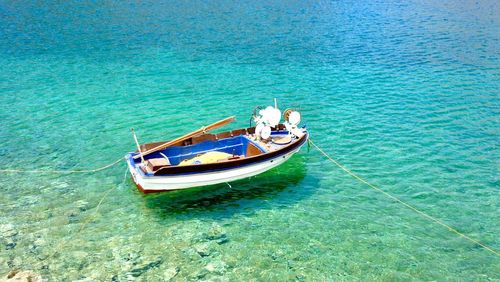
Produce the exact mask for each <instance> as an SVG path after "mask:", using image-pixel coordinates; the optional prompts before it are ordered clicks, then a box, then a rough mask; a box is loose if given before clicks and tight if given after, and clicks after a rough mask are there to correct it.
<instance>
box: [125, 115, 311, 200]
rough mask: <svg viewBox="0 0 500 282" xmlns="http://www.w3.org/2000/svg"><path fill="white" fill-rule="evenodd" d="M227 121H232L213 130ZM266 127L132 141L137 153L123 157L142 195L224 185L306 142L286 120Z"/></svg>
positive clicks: (274, 163)
mask: <svg viewBox="0 0 500 282" xmlns="http://www.w3.org/2000/svg"><path fill="white" fill-rule="evenodd" d="M261 112H262V111H261ZM289 113H290V110H288V114H289ZM285 114H286V112H285ZM292 115H293V114H292ZM255 118H256V117H255V116H254V119H255ZM257 119H258V118H257ZM227 120H230V121H232V120H234V117H231V118H228V119H226V121H224V120H223V121H221V122H219V123H221V124H217V123H216V124H214V125H215V126H213V125H212V127H218V126H220V125H222V124H226V123H227ZM275 120H276V119H275ZM278 120H279V119H278ZM275 123H276V122H275ZM297 123H298V122H297ZM271 125H274V126H273V127H271V126H269V122H262V119H261V120H260V121H259V120H258V122H257V126H255V127H248V128H243V129H236V130H230V131H226V132H222V133H217V134H210V133H207V132H206V131H207V130H208V129H212V128H208V127H205V128H202V129H200V130H199V131H197V132H193V133H191V134H188V135H185V136H183V137H180V138H177V139H175V140H172V141H169V142H156V143H148V144H143V145H139V143H138V142H137V139H136V143H137V145H138V150H137V151H135V152H131V153H129V154H127V155H126V156H125V158H126V160H127V163H128V167H129V170H130V173H131V175H132V178H133V180H134V182H135V184H136V185H137V188H138V189H139V190H140V191H142V192H144V193H151V192H162V191H172V190H179V189H187V188H192V187H198V186H206V185H213V184H218V183H227V182H231V181H235V180H238V179H242V178H247V177H251V176H254V175H257V174H260V173H263V172H265V171H267V170H270V169H272V168H274V167H276V166H279V165H280V164H282V163H284V162H285V161H287V160H288V159H289V158H290V157H291V156H292V155H293V154H295V153H296V152H298V151H299V150H300V148H301V147H302V146H303V145H304V144H305V142H306V141H307V139H308V136H309V135H308V132H307V130H306V128H305V127H302V128H298V127H297V124H295V126H293V125H291V124H290V123H289V122H288V121H287V122H286V123H284V124H272V123H271ZM134 137H135V135H134Z"/></svg>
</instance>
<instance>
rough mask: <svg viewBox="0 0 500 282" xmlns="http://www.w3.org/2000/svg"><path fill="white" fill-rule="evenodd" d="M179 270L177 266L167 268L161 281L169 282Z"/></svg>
mask: <svg viewBox="0 0 500 282" xmlns="http://www.w3.org/2000/svg"><path fill="white" fill-rule="evenodd" d="M180 270H181V269H180V267H178V266H175V267H169V268H168V269H167V270H165V272H164V273H163V281H171V280H172V279H173V278H174V277H175V276H176V275H177V274H178V273H179V271H180Z"/></svg>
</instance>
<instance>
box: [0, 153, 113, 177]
mask: <svg viewBox="0 0 500 282" xmlns="http://www.w3.org/2000/svg"><path fill="white" fill-rule="evenodd" d="M122 160H123V157H120V158H119V159H117V160H116V161H114V162H112V163H110V164H107V165H105V166H101V167H98V168H95V169H73V170H22V169H0V172H3V173H13V172H24V173H52V174H71V173H92V172H98V171H101V170H105V169H108V168H110V167H112V166H114V165H116V164H117V163H119V162H120V161H122Z"/></svg>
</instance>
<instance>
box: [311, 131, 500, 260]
mask: <svg viewBox="0 0 500 282" xmlns="http://www.w3.org/2000/svg"><path fill="white" fill-rule="evenodd" d="M308 141H309V143H310V144H311V145H313V146H314V147H315V148H316V149H318V151H320V152H321V154H323V155H324V156H325V157H326V158H328V159H329V160H330V161H331V162H332V163H334V164H335V165H336V166H338V167H339V168H341V169H342V170H343V171H345V172H347V173H348V174H349V175H350V176H352V177H354V178H355V179H357V180H358V181H360V182H361V183H364V184H366V185H367V186H368V187H370V188H372V189H373V190H375V191H377V192H380V193H382V194H384V195H385V196H387V197H389V198H391V199H392V200H394V201H396V202H398V203H400V204H402V205H404V206H405V207H407V208H409V209H410V210H412V211H414V212H416V213H418V214H419V215H421V216H422V217H424V218H426V219H428V220H430V221H432V222H434V223H437V224H439V225H441V226H443V227H445V228H447V229H448V230H449V231H450V232H453V233H455V234H457V235H459V236H460V237H463V238H465V239H467V240H469V241H470V242H472V243H474V244H476V245H478V246H480V247H482V248H484V249H485V250H487V251H489V252H491V253H493V254H495V255H497V256H499V255H500V254H499V253H498V252H497V251H495V250H494V249H493V248H491V247H489V246H487V245H485V244H483V243H481V242H479V241H478V240H475V239H473V238H471V237H469V236H467V235H465V234H464V233H462V232H460V231H458V230H457V229H455V228H453V227H451V226H450V225H448V224H446V223H444V222H442V221H441V220H439V219H437V218H435V217H433V216H431V215H429V214H427V213H425V212H423V211H421V210H419V209H417V208H416V207H414V206H412V205H410V204H408V203H406V202H404V201H403V200H401V199H399V198H398V197H396V196H394V195H391V194H389V193H388V192H386V191H384V190H382V189H380V188H378V187H377V186H375V185H373V184H371V183H370V182H368V181H366V180H365V179H363V178H361V177H360V176H358V175H357V174H355V173H354V172H352V171H351V170H349V169H348V168H346V167H345V166H343V165H342V164H341V163H339V162H337V161H336V160H334V159H333V158H332V157H330V156H329V155H328V154H327V153H325V151H323V150H322V149H321V148H320V147H318V145H316V144H315V143H314V142H313V141H312V140H310V139H309V140H308Z"/></svg>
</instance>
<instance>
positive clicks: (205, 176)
mask: <svg viewBox="0 0 500 282" xmlns="http://www.w3.org/2000/svg"><path fill="white" fill-rule="evenodd" d="M300 148H301V146H299V147H298V148H297V149H295V150H293V151H290V152H288V153H286V154H284V155H281V156H277V157H275V158H273V159H268V160H265V161H262V162H259V163H254V164H250V165H246V166H242V167H236V168H234V169H226V170H222V171H213V172H208V173H195V174H185V175H175V176H146V175H144V173H142V171H140V168H139V167H134V166H132V164H131V163H130V162H128V166H129V170H130V173H131V174H132V178H133V180H134V182H135V183H136V185H137V187H138V188H139V189H140V190H141V191H143V192H144V193H151V192H160V191H171V190H179V189H187V188H193V187H199V186H207V185H214V184H219V183H226V182H231V181H235V180H239V179H243V178H247V177H251V176H254V175H257V174H260V173H263V172H265V171H268V170H270V169H272V168H274V167H276V166H279V165H280V164H282V163H284V162H285V161H287V160H288V159H289V158H290V157H291V156H292V155H293V154H295V153H296V152H298V151H299V150H300Z"/></svg>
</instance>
